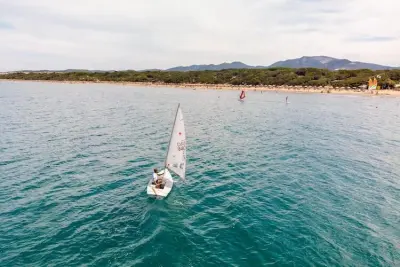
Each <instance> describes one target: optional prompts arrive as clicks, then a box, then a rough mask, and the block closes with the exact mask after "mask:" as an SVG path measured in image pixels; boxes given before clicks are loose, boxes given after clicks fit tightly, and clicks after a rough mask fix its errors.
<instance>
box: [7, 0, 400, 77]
mask: <svg viewBox="0 0 400 267" xmlns="http://www.w3.org/2000/svg"><path fill="white" fill-rule="evenodd" d="M399 11H400V1H398V0H379V1H376V0H374V1H373V0H112V1H111V0H79V1H78V0H68V1H66V0H0V71H12V70H22V69H33V70H40V69H53V70H57V69H72V68H75V69H77V68H80V69H102V70H111V69H113V70H123V69H135V70H141V69H151V68H160V69H165V68H169V67H174V66H182V65H192V64H219V63H223V62H232V61H241V62H244V63H246V64H249V65H263V66H267V65H270V64H272V63H274V62H276V61H279V60H285V59H291V58H297V57H301V56H319V55H325V56H331V57H337V58H347V59H350V60H354V61H363V62H371V63H377V64H382V65H389V66H400V22H399V21H398V14H399Z"/></svg>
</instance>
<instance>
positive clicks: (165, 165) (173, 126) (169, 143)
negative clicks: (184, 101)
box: [164, 103, 181, 168]
mask: <svg viewBox="0 0 400 267" xmlns="http://www.w3.org/2000/svg"><path fill="white" fill-rule="evenodd" d="M180 106H181V103H179V104H178V108H177V109H176V114H175V119H174V124H173V125H172V130H171V135H170V137H169V142H168V148H167V155H166V156H165V161H164V167H165V168H167V158H168V152H169V146H170V145H171V139H172V134H173V133H174V128H175V123H176V117H178V111H179V107H180Z"/></svg>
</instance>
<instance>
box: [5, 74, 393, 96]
mask: <svg viewBox="0 0 400 267" xmlns="http://www.w3.org/2000/svg"><path fill="white" fill-rule="evenodd" d="M0 82H36V83H65V84H109V85H122V86H136V87H169V88H185V89H192V90H242V89H244V90H245V91H267V92H268V91H270V92H273V91H275V92H288V93H312V94H342V95H361V96H394V97H400V90H374V91H369V90H367V89H354V88H333V87H311V86H308V87H303V86H285V85H281V86H272V85H270V86H238V85H230V84H195V83H193V84H192V83H191V84H187V83H181V84H180V83H178V84H173V83H171V84H169V83H168V84H167V83H149V82H115V81H54V80H18V79H1V78H0Z"/></svg>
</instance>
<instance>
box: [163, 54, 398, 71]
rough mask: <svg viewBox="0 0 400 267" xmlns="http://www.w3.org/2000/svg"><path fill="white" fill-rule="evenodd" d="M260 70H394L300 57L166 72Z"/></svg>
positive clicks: (375, 65)
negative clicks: (253, 63)
mask: <svg viewBox="0 0 400 267" xmlns="http://www.w3.org/2000/svg"><path fill="white" fill-rule="evenodd" d="M260 68H294V69H297V68H317V69H329V70H340V69H345V70H355V69H371V70H384V69H394V68H393V67H390V66H382V65H378V64H373V63H364V62H358V61H350V60H348V59H337V58H333V57H327V56H313V57H301V58H295V59H288V60H283V61H278V62H275V63H274V64H272V65H269V66H250V65H246V64H244V63H242V62H238V61H235V62H232V63H222V64H219V65H214V64H210V65H191V66H179V67H174V68H170V69H167V71H199V70H223V69H260Z"/></svg>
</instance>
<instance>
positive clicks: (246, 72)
mask: <svg viewBox="0 0 400 267" xmlns="http://www.w3.org/2000/svg"><path fill="white" fill-rule="evenodd" d="M374 76H375V77H377V78H378V85H379V86H380V87H381V88H383V89H384V88H393V87H394V86H395V85H396V84H398V83H400V70H384V71H372V70H368V69H361V70H338V71H329V70H325V69H314V68H302V69H289V68H269V69H229V70H220V71H189V72H178V71H114V72H85V71H79V72H43V73H40V72H31V73H22V72H15V73H8V74H2V75H0V78H2V79H17V80H50V81H89V82H105V81H113V82H149V83H175V84H181V83H189V84H190V83H200V84H231V85H248V86H250V85H254V86H257V85H288V86H295V85H297V86H333V87H352V88H355V87H359V86H361V85H367V84H368V80H369V78H372V77H374Z"/></svg>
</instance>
